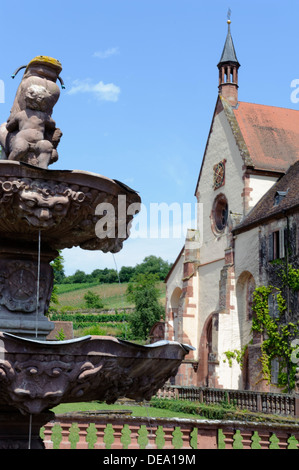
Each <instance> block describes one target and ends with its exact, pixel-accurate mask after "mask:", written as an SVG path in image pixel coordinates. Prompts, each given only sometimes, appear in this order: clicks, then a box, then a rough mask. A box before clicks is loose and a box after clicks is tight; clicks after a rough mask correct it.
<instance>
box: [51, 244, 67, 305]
mask: <svg viewBox="0 0 299 470" xmlns="http://www.w3.org/2000/svg"><path fill="white" fill-rule="evenodd" d="M63 263H64V259H63V256H62V254H61V251H59V255H58V256H57V257H56V258H55V259H54V260H53V261H52V263H51V266H52V269H53V275H54V280H53V289H52V293H51V299H50V307H49V312H53V311H56V307H57V305H59V299H58V293H57V284H60V283H62V282H63V280H64V279H65V274H64V265H63Z"/></svg>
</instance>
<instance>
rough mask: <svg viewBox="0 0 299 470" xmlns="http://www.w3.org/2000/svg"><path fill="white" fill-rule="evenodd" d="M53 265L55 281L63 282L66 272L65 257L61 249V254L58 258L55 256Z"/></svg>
mask: <svg viewBox="0 0 299 470" xmlns="http://www.w3.org/2000/svg"><path fill="white" fill-rule="evenodd" d="M51 266H52V268H53V273H54V282H56V283H57V284H62V283H63V281H64V279H65V273H64V259H63V256H62V254H61V251H59V255H58V256H57V258H55V259H54V260H53V261H52V263H51Z"/></svg>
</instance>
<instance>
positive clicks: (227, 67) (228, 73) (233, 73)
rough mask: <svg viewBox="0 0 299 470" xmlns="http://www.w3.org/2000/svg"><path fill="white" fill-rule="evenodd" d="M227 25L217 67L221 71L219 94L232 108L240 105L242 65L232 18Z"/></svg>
mask: <svg viewBox="0 0 299 470" xmlns="http://www.w3.org/2000/svg"><path fill="white" fill-rule="evenodd" d="M227 24H228V30H227V36H226V40H225V44H224V48H223V51H222V55H221V58H220V61H219V63H218V65H217V67H218V69H219V94H220V95H221V96H223V98H225V99H226V100H227V101H228V102H229V103H230V104H231V106H236V104H237V103H238V88H239V87H238V69H239V67H240V64H239V62H238V59H237V55H236V51H235V47H234V43H233V39H232V36H231V32H230V25H231V20H230V18H229V19H228V20H227Z"/></svg>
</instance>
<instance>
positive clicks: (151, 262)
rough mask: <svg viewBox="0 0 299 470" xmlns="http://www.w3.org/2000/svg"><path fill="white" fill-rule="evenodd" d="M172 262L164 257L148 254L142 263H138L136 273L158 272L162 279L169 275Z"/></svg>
mask: <svg viewBox="0 0 299 470" xmlns="http://www.w3.org/2000/svg"><path fill="white" fill-rule="evenodd" d="M170 268H171V264H170V263H168V261H164V260H163V259H162V258H160V257H157V256H154V255H150V256H146V257H145V258H144V260H143V262H142V263H140V264H137V265H136V268H135V273H136V274H156V275H157V276H158V278H159V279H160V280H161V281H164V279H165V277H166V276H167V274H168V272H169V270H170Z"/></svg>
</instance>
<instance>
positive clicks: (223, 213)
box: [212, 194, 228, 232]
mask: <svg viewBox="0 0 299 470" xmlns="http://www.w3.org/2000/svg"><path fill="white" fill-rule="evenodd" d="M227 218H228V204H227V199H226V197H225V196H224V194H219V196H217V197H216V199H215V201H214V204H213V210H212V220H213V228H214V230H215V231H216V232H223V230H224V229H225V227H226V225H227Z"/></svg>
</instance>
